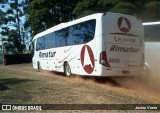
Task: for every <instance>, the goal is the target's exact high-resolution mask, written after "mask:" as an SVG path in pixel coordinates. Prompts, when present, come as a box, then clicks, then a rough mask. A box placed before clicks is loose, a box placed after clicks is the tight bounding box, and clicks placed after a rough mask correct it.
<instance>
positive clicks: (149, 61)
mask: <svg viewBox="0 0 160 113" xmlns="http://www.w3.org/2000/svg"><path fill="white" fill-rule="evenodd" d="M143 26H144V35H145V66H146V73H148V74H150V75H156V76H158V74H159V73H160V68H159V67H160V21H159V22H146V23H143Z"/></svg>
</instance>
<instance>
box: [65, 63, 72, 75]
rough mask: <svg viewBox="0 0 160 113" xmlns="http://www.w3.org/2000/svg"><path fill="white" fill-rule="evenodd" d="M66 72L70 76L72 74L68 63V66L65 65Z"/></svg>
mask: <svg viewBox="0 0 160 113" xmlns="http://www.w3.org/2000/svg"><path fill="white" fill-rule="evenodd" d="M65 73H66V75H67V76H70V74H71V69H70V67H69V65H68V64H66V66H65Z"/></svg>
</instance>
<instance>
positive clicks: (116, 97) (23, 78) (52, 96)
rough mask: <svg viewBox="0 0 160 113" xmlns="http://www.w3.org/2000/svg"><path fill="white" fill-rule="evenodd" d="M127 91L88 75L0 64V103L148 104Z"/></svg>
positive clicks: (29, 66)
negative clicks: (69, 76) (78, 75)
mask: <svg viewBox="0 0 160 113" xmlns="http://www.w3.org/2000/svg"><path fill="white" fill-rule="evenodd" d="M127 93H128V94H127ZM131 93H132V92H130V91H128V90H126V89H123V88H119V87H113V86H108V85H106V84H104V83H97V82H95V81H93V80H92V79H89V80H88V78H87V80H86V79H84V78H81V77H73V78H67V77H64V76H61V74H59V75H57V74H55V73H51V72H45V71H42V72H36V71H34V70H32V67H31V65H28V64H27V65H23V64H21V65H12V66H0V103H3V104H127V103H128V104H139V103H152V102H150V101H149V100H148V99H143V98H141V97H139V96H135V95H136V94H135V95H132V94H131Z"/></svg>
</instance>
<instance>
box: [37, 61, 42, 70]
mask: <svg viewBox="0 0 160 113" xmlns="http://www.w3.org/2000/svg"><path fill="white" fill-rule="evenodd" d="M37 67H38V70H37V71H38V72H40V71H42V68H41V64H40V62H37Z"/></svg>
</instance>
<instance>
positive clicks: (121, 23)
mask: <svg viewBox="0 0 160 113" xmlns="http://www.w3.org/2000/svg"><path fill="white" fill-rule="evenodd" d="M117 24H118V28H119V29H120V30H121V31H122V32H123V33H127V32H129V31H130V29H131V23H130V21H129V20H128V19H127V18H125V17H120V18H118V22H117Z"/></svg>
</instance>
